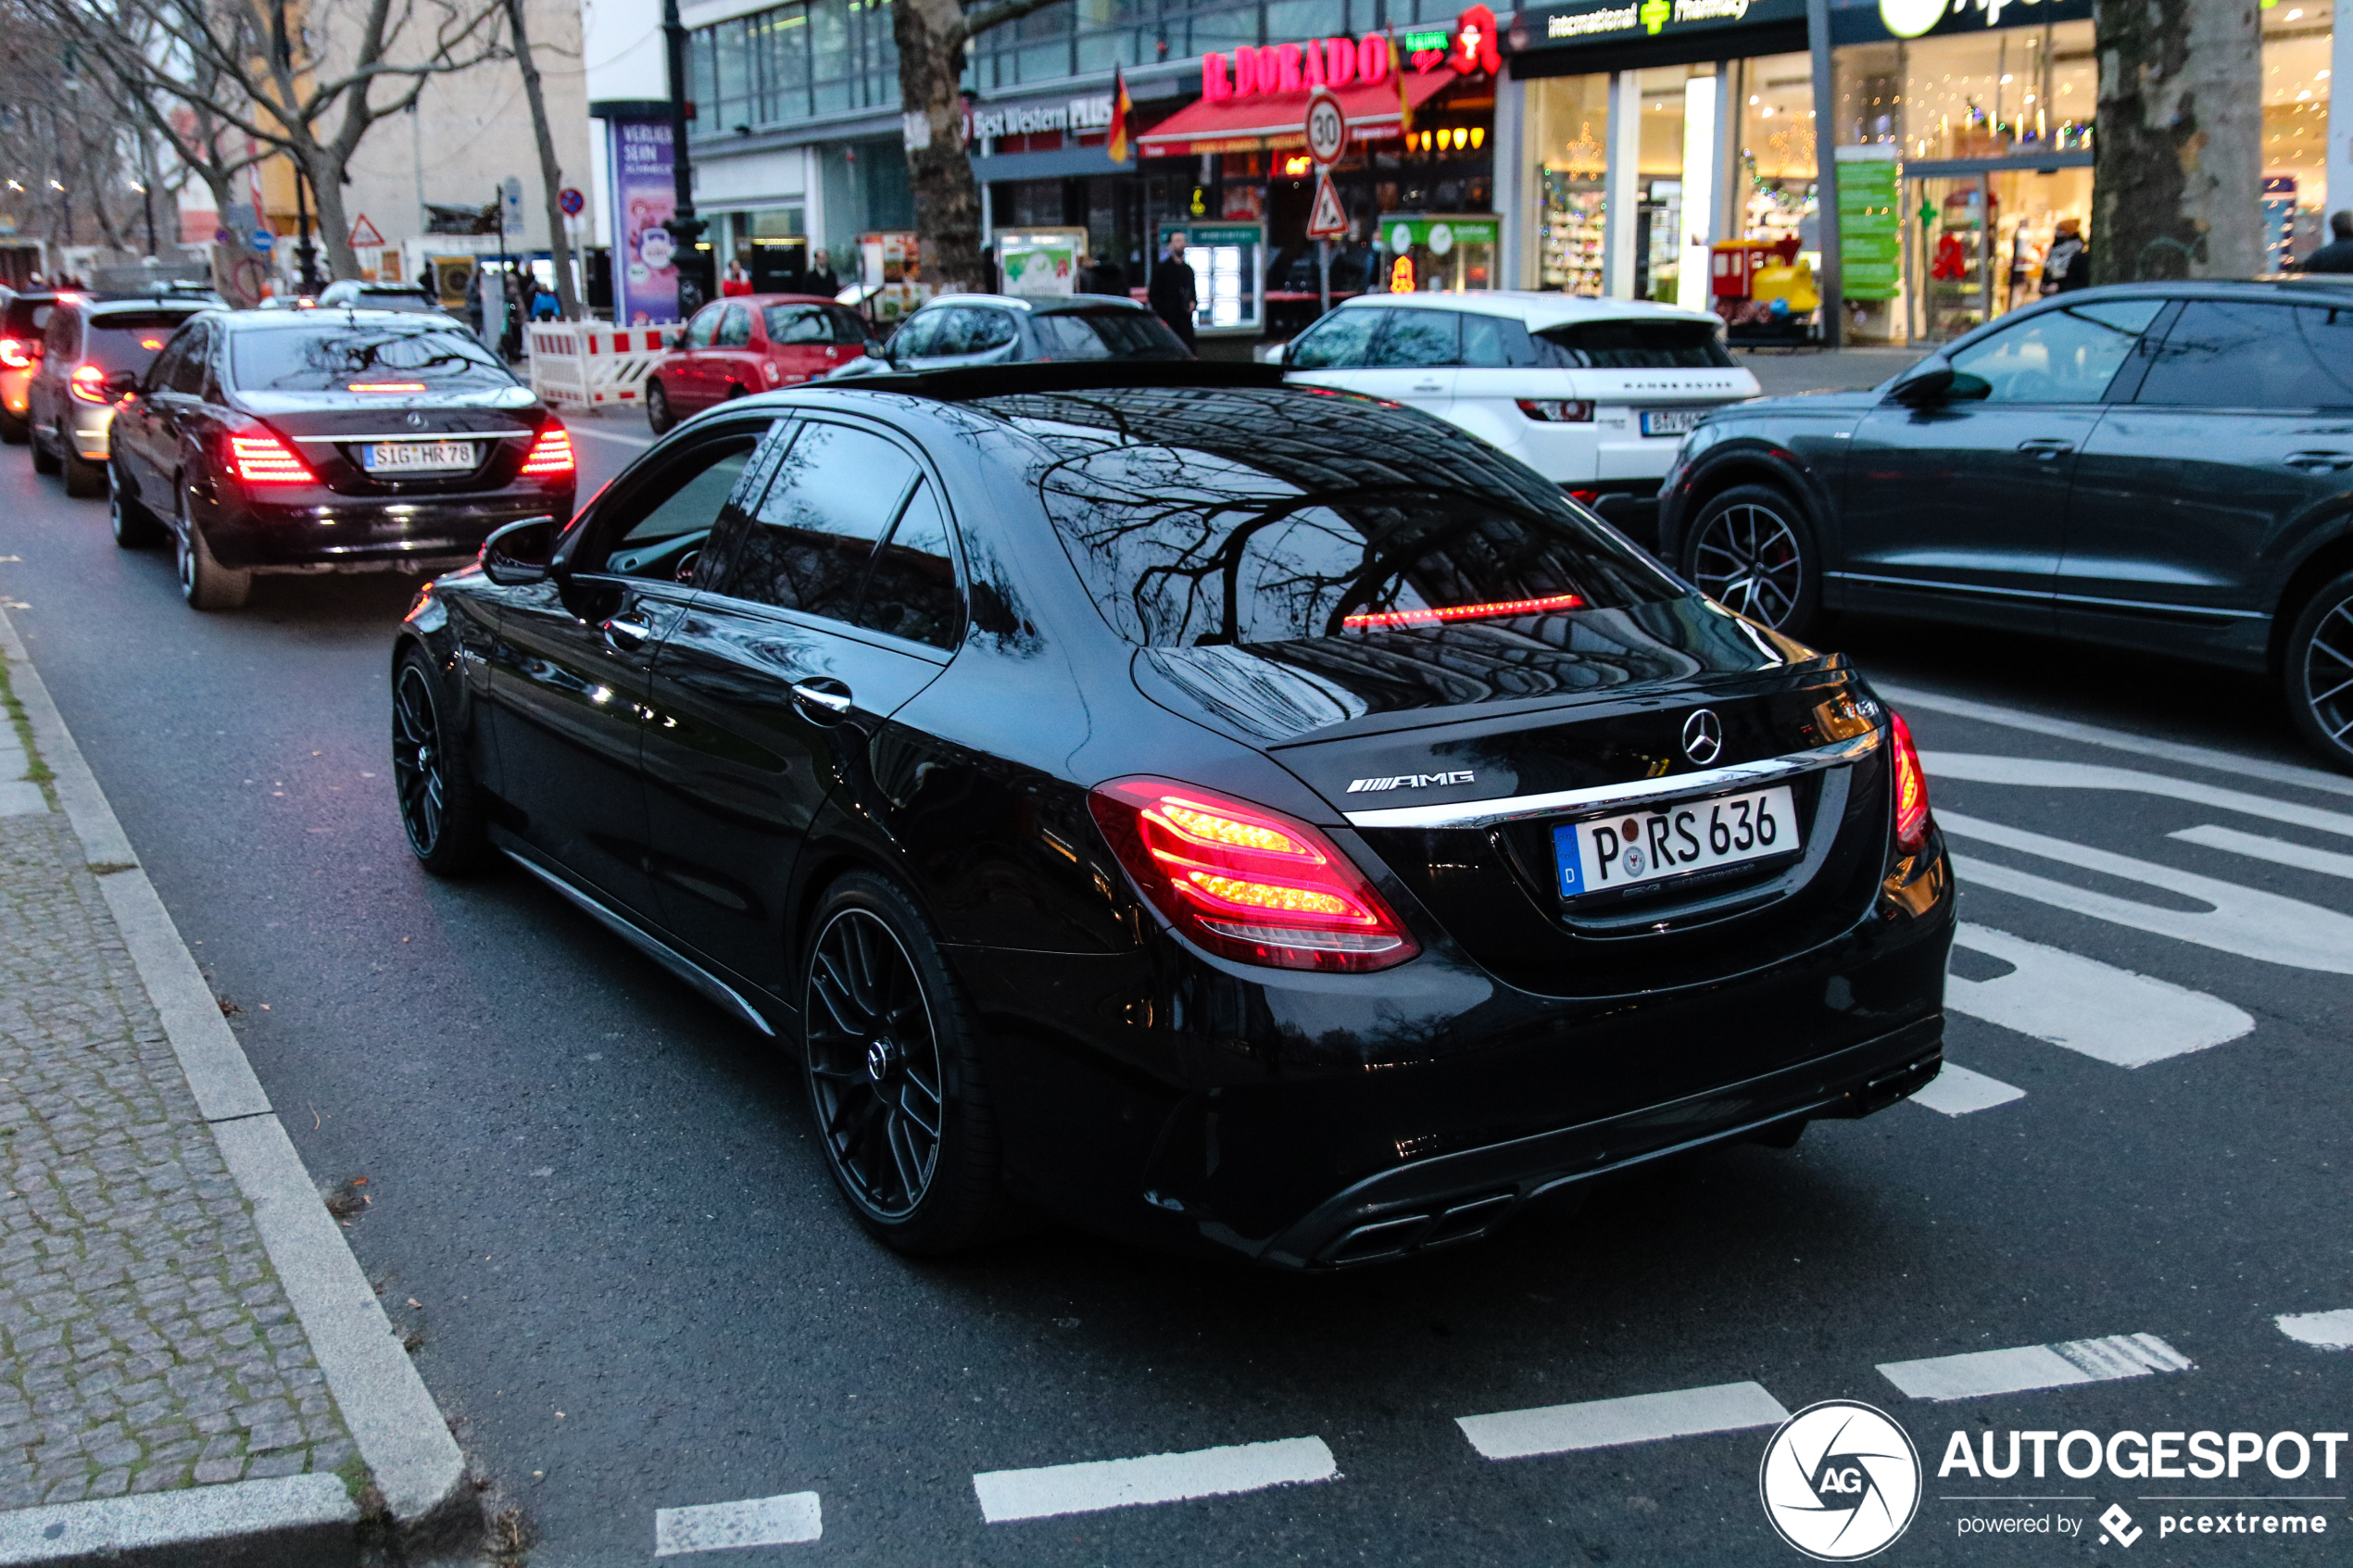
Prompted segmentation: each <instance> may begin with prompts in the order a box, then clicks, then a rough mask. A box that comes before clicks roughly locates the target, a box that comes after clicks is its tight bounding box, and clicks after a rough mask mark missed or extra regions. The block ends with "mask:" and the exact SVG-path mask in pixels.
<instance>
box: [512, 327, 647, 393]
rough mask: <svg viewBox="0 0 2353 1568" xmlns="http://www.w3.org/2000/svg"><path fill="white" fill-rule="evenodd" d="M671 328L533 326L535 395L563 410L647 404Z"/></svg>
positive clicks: (528, 336) (530, 347)
mask: <svg viewBox="0 0 2353 1568" xmlns="http://www.w3.org/2000/svg"><path fill="white" fill-rule="evenodd" d="M676 330H677V329H676V327H675V326H674V325H673V326H669V327H616V326H613V325H612V324H611V323H610V322H607V321H534V322H532V323H531V325H530V326H529V328H528V329H526V330H525V332H524V333H523V343H524V345H525V350H526V352H528V353H529V355H530V356H531V390H532V391H534V392H535V393H537V394H538V395H539V396H540V397H541V398H542V399H544V400H545V401H546V402H547V403H548V404H550V405H551V406H553V407H555V408H602V407H605V406H606V405H609V404H615V403H625V404H635V403H640V402H643V401H644V400H645V395H646V393H645V387H646V373H647V372H648V371H649V370H652V369H653V367H654V362H655V361H656V360H657V359H659V358H661V355H662V353H663V351H664V348H665V345H664V344H663V341H662V338H663V334H664V333H666V332H674V331H676Z"/></svg>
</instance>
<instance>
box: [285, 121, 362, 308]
mask: <svg viewBox="0 0 2353 1568" xmlns="http://www.w3.org/2000/svg"><path fill="white" fill-rule="evenodd" d="M355 139H356V138H355ZM296 156H297V157H301V158H302V167H303V169H305V170H306V171H308V174H309V176H310V194H311V196H312V198H313V201H312V206H314V207H316V208H317V209H318V210H317V211H316V212H315V213H314V214H313V215H312V216H313V217H314V218H315V219H316V220H317V222H318V224H319V238H320V239H321V240H324V241H325V242H326V245H327V274H328V277H329V278H330V279H334V278H356V277H358V276H359V252H358V251H356V250H354V249H352V248H351V220H350V218H349V217H347V216H346V214H345V212H344V207H343V169H344V164H345V163H346V161H347V158H348V155H345V156H344V157H338V156H336V149H335V148H333V147H320V148H317V149H315V150H313V151H312V152H310V153H309V154H308V155H307V156H305V155H301V154H297V155H296Z"/></svg>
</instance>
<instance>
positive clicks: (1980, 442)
mask: <svg viewBox="0 0 2353 1568" xmlns="http://www.w3.org/2000/svg"><path fill="white" fill-rule="evenodd" d="M2349 482H2353V287H2348V286H2347V284H2346V283H2345V282H2342V281H2339V282H2330V281H2328V280H2327V279H2324V278H2317V277H2316V278H2311V279H2299V280H2296V281H2294V282H2277V283H2274V282H2181V283H2132V284H2118V285H2114V286H2111V287H2107V288H2095V289H2085V290H2082V291H2079V292H2077V293H2073V294H2063V295H2057V296H2055V297H2053V298H2052V299H2049V300H2046V301H2044V302H2043V303H2041V304H2040V305H2036V306H2030V307H2026V308H2024V309H2021V310H2018V311H2014V312H2012V313H2011V314H2010V315H2007V316H2005V317H2003V318H2001V319H2000V320H1996V321H1993V322H1990V323H1988V324H1987V325H1985V326H1983V327H1981V328H1979V329H1978V330H1977V331H1975V332H1970V333H1969V334H1968V335H1967V336H1965V337H1962V338H1959V339H1957V340H1956V341H1955V342H1954V343H1953V344H1951V345H1949V346H1947V347H1945V348H1944V349H1941V350H1939V351H1938V352H1936V353H1934V354H1931V355H1930V356H1929V357H1928V358H1925V359H1923V360H1921V361H1920V362H1919V364H1918V365H1915V366H1914V367H1912V368H1911V369H1910V370H1906V371H1905V372H1904V373H1903V374H1902V375H1900V376H1897V377H1895V378H1894V379H1893V380H1891V381H1889V382H1887V383H1884V384H1882V385H1881V386H1879V387H1876V388H1874V389H1872V390H1871V391H1869V392H1855V393H1831V394H1807V395H1801V396H1795V397H1777V398H1768V399H1763V400H1760V401H1757V402H1753V403H1747V404H1743V405H1741V406H1739V407H1737V408H1728V409H1725V410H1722V411H1720V412H1718V413H1714V414H1711V415H1710V416H1709V417H1708V418H1707V420H1705V422H1704V423H1703V424H1702V425H1701V426H1700V427H1699V429H1698V430H1697V431H1695V432H1694V433H1692V435H1691V436H1689V437H1688V438H1687V439H1686V440H1685V442H1684V444H1683V446H1682V448H1681V451H1680V455H1679V456H1678V458H1677V459H1676V463H1675V466H1674V468H1673V470H1671V471H1670V472H1669V473H1668V475H1667V480H1666V482H1665V483H1664V485H1663V486H1662V488H1661V490H1660V493H1659V496H1660V515H1659V530H1660V535H1661V546H1662V554H1663V555H1664V556H1665V558H1667V559H1668V560H1670V561H1674V562H1676V563H1678V564H1679V565H1680V567H1681V568H1682V570H1683V572H1684V573H1685V575H1686V576H1688V577H1689V578H1690V579H1691V580H1692V582H1693V583H1697V584H1698V585H1699V586H1700V588H1701V589H1703V590H1704V591H1705V592H1707V593H1710V594H1713V595H1715V596H1716V597H1717V598H1718V599H1719V600H1721V601H1722V602H1724V603H1725V604H1728V605H1730V607H1731V608H1735V609H1738V610H1740V611H1741V612H1742V613H1743V614H1745V615H1748V616H1749V617H1751V618H1752V619H1754V620H1756V621H1762V622H1763V623H1765V624H1766V625H1768V626H1772V627H1774V628H1776V629H1778V630H1780V631H1783V632H1786V633H1790V634H1791V635H1793V636H1796V637H1808V636H1812V635H1814V634H1816V633H1817V632H1818V630H1819V629H1820V621H1821V618H1822V616H1823V614H1824V612H1826V611H1836V610H1841V609H1849V608H1852V609H1856V610H1873V611H1880V612H1883V613H1894V614H1900V615H1918V616H1924V617H1930V618H1934V619H1939V620H1945V621H1967V622H1971V623H1974V624H1977V625H1982V626H1992V627H1997V628H2001V629H2005V630H2015V631H2027V632H2041V633H2057V634H2059V635H2063V636H2069V637H2079V638H2083V639H2086V640H2090V641H2096V642H2102V643H2107V644H2111V645H2114V646H2121V647H2128V648H2137V649H2145V650H2146V651H2149V652H2153V653H2163V654H2171V655H2174V656H2176V657H2180V658H2185V659H2200V660H2205V661H2208V662H2212V663H2217V664H2222V665H2227V666H2231V667H2234V668H2237V669H2241V670H2245V671H2249V672H2251V673H2259V674H2264V675H2267V676H2269V678H2270V679H2271V680H2272V681H2273V682H2275V683H2276V689H2277V690H2278V691H2279V693H2280V694H2281V696H2282V697H2283V698H2284V701H2285V703H2286V705H2287V709H2288V712H2289V714H2290V716H2291V717H2292V718H2293V719H2294V720H2295V721H2296V727H2297V729H2298V730H2299V731H2300V732H2301V733H2302V734H2303V735H2304V738H2305V739H2306V741H2307V742H2308V743H2309V744H2310V746H2312V747H2313V748H2314V749H2315V750H2316V751H2318V752H2319V753H2320V754H2321V755H2322V756H2323V757H2324V758H2326V759H2328V760H2329V761H2330V762H2331V763H2332V764H2334V766H2336V767H2338V768H2342V769H2345V770H2347V771H2353V483H2349Z"/></svg>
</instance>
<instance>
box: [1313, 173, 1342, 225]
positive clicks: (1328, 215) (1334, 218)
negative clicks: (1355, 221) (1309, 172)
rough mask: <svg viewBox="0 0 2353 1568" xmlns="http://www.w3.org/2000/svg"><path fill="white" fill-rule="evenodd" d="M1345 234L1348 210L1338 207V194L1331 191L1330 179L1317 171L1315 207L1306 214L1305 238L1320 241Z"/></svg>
mask: <svg viewBox="0 0 2353 1568" xmlns="http://www.w3.org/2000/svg"><path fill="white" fill-rule="evenodd" d="M1346 232H1348V209H1347V208H1346V207H1341V206H1340V193H1339V192H1338V191H1335V190H1333V189H1332V177H1331V176H1330V175H1329V174H1327V173H1324V172H1322V171H1320V170H1319V171H1317V173H1316V175H1315V207H1313V208H1312V209H1311V210H1310V211H1309V212H1308V214H1307V237H1308V238H1309V239H1311V240H1322V239H1329V238H1331V237H1332V236H1333V235H1336V234H1345V233H1346Z"/></svg>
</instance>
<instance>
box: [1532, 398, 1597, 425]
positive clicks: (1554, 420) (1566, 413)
mask: <svg viewBox="0 0 2353 1568" xmlns="http://www.w3.org/2000/svg"><path fill="white" fill-rule="evenodd" d="M1519 411H1520V412H1521V413H1523V414H1526V415H1527V416H1528V417H1529V419H1531V420H1536V421H1537V422H1538V423H1540V424H1591V423H1592V420H1593V406H1592V404H1591V403H1576V402H1570V401H1567V399H1564V398H1559V397H1523V398H1521V399H1520V400H1519Z"/></svg>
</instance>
